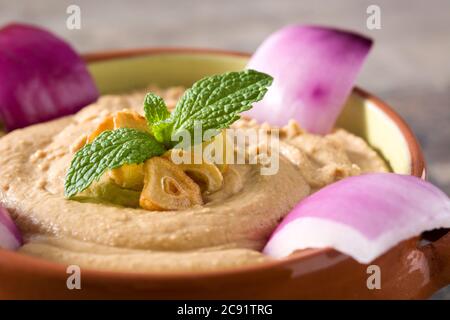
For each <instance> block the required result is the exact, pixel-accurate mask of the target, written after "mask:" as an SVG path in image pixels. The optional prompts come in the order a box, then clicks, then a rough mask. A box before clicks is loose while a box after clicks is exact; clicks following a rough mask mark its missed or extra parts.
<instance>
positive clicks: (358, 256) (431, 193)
mask: <svg viewBox="0 0 450 320" xmlns="http://www.w3.org/2000/svg"><path fill="white" fill-rule="evenodd" d="M449 227H450V199H449V198H448V196H447V195H446V194H445V193H443V192H442V191H440V190H439V189H438V188H436V187H435V186H433V185H432V184H430V183H428V182H426V181H424V180H421V179H419V178H416V177H413V176H407V175H399V174H394V173H375V174H367V175H361V176H356V177H350V178H346V179H343V180H341V181H339V182H336V183H333V184H331V185H329V186H327V187H325V188H323V189H321V190H319V191H318V192H316V193H314V194H312V195H311V196H309V197H307V198H306V199H304V200H303V201H301V202H300V203H299V204H298V205H297V206H296V207H295V208H294V209H293V210H292V211H291V212H290V213H289V214H288V215H287V216H286V217H285V219H284V220H283V221H282V223H281V224H280V225H279V226H278V228H277V229H276V230H275V232H274V233H273V234H272V237H271V238H270V240H269V242H268V243H267V245H266V247H265V248H264V253H265V254H267V255H269V256H273V257H277V258H279V257H284V256H287V255H289V254H291V253H292V252H294V251H295V250H299V249H306V248H325V247H332V248H335V249H337V250H339V251H341V252H343V253H345V254H347V255H349V256H351V257H353V258H354V259H355V260H357V261H359V262H360V263H369V262H370V261H372V260H374V259H375V258H377V257H378V256H380V255H381V254H383V253H384V252H386V251H387V250H389V249H390V248H392V247H394V246H395V245H396V244H398V243H399V242H401V241H403V240H406V239H409V238H412V237H414V236H417V235H419V234H420V233H422V232H423V231H427V230H432V229H437V228H449Z"/></svg>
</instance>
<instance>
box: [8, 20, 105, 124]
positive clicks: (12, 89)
mask: <svg viewBox="0 0 450 320" xmlns="http://www.w3.org/2000/svg"><path fill="white" fill-rule="evenodd" d="M97 98H98V90H97V88H96V86H95V84H94V81H93V79H92V77H91V75H90V74H89V72H88V70H87V68H86V65H85V63H84V61H83V60H82V59H81V57H80V56H79V55H78V54H77V53H76V52H75V51H74V50H73V49H72V48H71V47H70V46H69V45H68V44H67V43H65V42H64V41H63V40H61V39H59V38H57V37H55V36H54V35H52V34H51V33H49V32H47V31H45V30H42V29H40V28H36V27H34V26H29V25H24V24H11V25H8V26H5V27H3V28H1V29H0V122H1V123H2V124H3V126H4V127H5V129H6V130H13V129H17V128H22V127H25V126H28V125H31V124H34V123H38V122H42V121H46V120H50V119H54V118H57V117H61V116H65V115H68V114H72V113H74V112H76V111H78V110H80V109H81V108H82V107H84V106H85V105H87V104H89V103H91V102H93V101H95V100H96V99H97Z"/></svg>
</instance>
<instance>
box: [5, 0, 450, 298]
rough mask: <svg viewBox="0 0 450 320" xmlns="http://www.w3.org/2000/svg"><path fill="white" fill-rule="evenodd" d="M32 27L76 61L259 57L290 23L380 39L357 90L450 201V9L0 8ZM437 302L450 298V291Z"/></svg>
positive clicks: (283, 2) (293, 1)
mask: <svg viewBox="0 0 450 320" xmlns="http://www.w3.org/2000/svg"><path fill="white" fill-rule="evenodd" d="M70 4H77V5H79V6H80V8H81V29H80V30H68V29H67V28H66V18H67V14H66V8H67V7H68V6H69V5H70ZM370 4H376V5H378V6H380V8H381V30H372V31H371V30H368V29H367V27H366V19H367V14H366V9H367V7H368V6H369V5H370ZM11 21H22V22H29V23H35V24H38V25H42V26H44V27H47V28H49V29H50V30H52V31H53V32H56V33H57V34H59V35H61V36H62V37H64V38H66V39H67V40H69V41H70V42H71V43H72V44H73V45H74V46H75V47H76V48H77V49H78V50H79V51H81V52H88V51H95V50H101V49H110V48H133V47H148V46H195V47H212V48H224V49H233V50H241V51H248V52H252V51H254V49H255V48H256V47H257V46H258V44H259V43H260V42H261V41H262V40H263V39H264V38H265V37H266V36H267V35H268V34H270V33H271V32H273V31H274V30H277V29H278V28H280V27H282V26H284V25H286V24H292V23H315V24H325V25H333V26H337V27H342V28H348V29H352V30H355V31H359V32H361V33H364V34H366V35H368V36H370V37H372V38H374V39H375V47H374V50H373V52H372V53H371V56H370V58H369V60H368V62H367V64H366V65H365V67H364V70H363V71H362V73H361V75H360V77H359V79H358V81H357V82H358V84H359V85H360V86H362V87H364V88H366V89H367V90H369V91H370V92H373V93H375V94H376V95H378V96H380V97H381V98H383V99H384V100H385V101H387V102H388V103H389V104H390V105H392V106H393V107H394V108H395V109H396V110H397V111H398V112H399V113H400V114H401V115H402V116H403V117H404V118H405V119H406V120H407V122H408V123H409V124H410V126H411V127H412V128H413V130H414V132H415V133H416V135H417V137H418V138H419V140H420V142H421V144H422V147H423V149H424V152H425V156H426V159H427V162H428V172H429V179H430V180H431V181H433V182H434V183H435V184H437V185H439V186H440V187H441V188H442V189H443V190H444V191H445V192H446V193H447V194H450V1H449V0H431V1H423V0H397V1H392V0H391V1H389V0H374V1H373V0H371V1H366V0H347V1H325V0H321V1H318V0H315V1H299V0H252V1H242V0H227V1H214V0H178V1H175V0H160V1H144V0H128V1H118V0H110V1H106V0H101V1H87V0H77V1H72V0H69V1H67V0H40V1H23V0H22V1H21V0H19V1H6V0H0V25H3V24H5V23H8V22H11ZM446 292H447V293H445V292H444V293H441V294H439V295H438V297H440V298H443V297H446V298H449V299H450V290H448V289H447V290H446Z"/></svg>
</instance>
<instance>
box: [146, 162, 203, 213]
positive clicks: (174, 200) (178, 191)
mask: <svg viewBox="0 0 450 320" xmlns="http://www.w3.org/2000/svg"><path fill="white" fill-rule="evenodd" d="M144 172H145V178H144V189H143V190H142V193H141V197H140V200H139V204H140V206H141V207H142V208H144V209H147V210H153V211H165V210H182V209H187V208H190V207H193V206H195V205H201V204H203V199H202V196H201V192H200V187H199V186H198V185H197V184H196V183H195V182H194V181H193V180H192V179H191V178H190V177H189V176H188V175H187V174H186V173H184V171H183V170H181V168H179V167H178V166H177V165H175V164H173V163H172V162H170V161H169V160H167V159H164V158H161V157H153V158H151V159H149V160H147V161H146V162H145V164H144Z"/></svg>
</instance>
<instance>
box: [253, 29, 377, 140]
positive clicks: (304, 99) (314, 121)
mask: <svg viewBox="0 0 450 320" xmlns="http://www.w3.org/2000/svg"><path fill="white" fill-rule="evenodd" d="M371 46H372V41H371V40H370V39H368V38H365V37H363V36H360V35H358V34H355V33H352V32H348V31H342V30H337V29H333V28H327V27H319V26H298V25H294V26H288V27H285V28H283V29H281V30H279V31H277V32H275V33H274V34H272V35H271V36H269V37H268V38H267V39H266V40H265V41H264V42H263V43H262V44H261V45H260V47H259V48H258V49H257V50H256V52H255V54H254V55H253V56H252V58H251V59H250V61H249V63H248V65H247V67H248V68H251V69H255V70H258V71H262V72H265V73H268V74H270V75H271V76H272V77H273V78H274V82H273V84H272V86H271V87H270V88H269V90H268V92H267V94H266V95H265V97H264V99H263V100H262V101H260V102H258V103H256V104H255V105H254V107H253V108H252V109H251V110H249V111H247V113H246V115H248V116H250V117H252V118H255V119H256V120H258V121H259V122H264V121H266V122H268V123H270V124H272V125H276V126H283V125H285V124H287V122H288V121H289V120H290V119H295V120H297V121H298V122H299V123H300V125H301V126H302V127H303V128H304V129H306V130H307V131H308V132H311V133H316V134H327V133H329V132H330V130H331V129H332V128H333V126H334V124H335V122H336V119H337V117H338V116H339V114H340V112H341V110H342V107H343V106H344V104H345V102H346V100H347V98H348V96H349V95H350V93H351V91H352V88H353V84H354V81H355V78H356V76H357V74H358V72H359V70H360V68H361V67H362V64H363V62H364V60H365V58H366V56H367V55H368V53H369V51H370V48H371Z"/></svg>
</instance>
